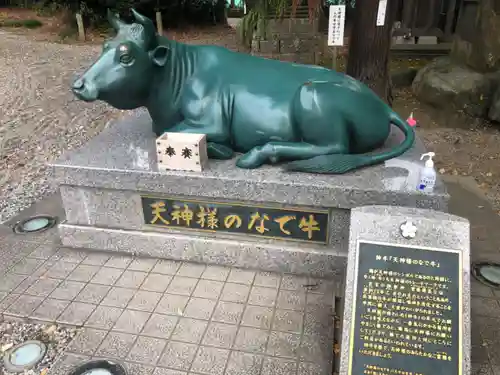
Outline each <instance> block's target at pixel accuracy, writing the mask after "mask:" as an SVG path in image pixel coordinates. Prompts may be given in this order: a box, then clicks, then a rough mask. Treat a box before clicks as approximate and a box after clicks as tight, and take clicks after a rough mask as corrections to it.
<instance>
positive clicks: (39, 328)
mask: <svg viewBox="0 0 500 375" xmlns="http://www.w3.org/2000/svg"><path fill="white" fill-rule="evenodd" d="M77 332H78V329H77V328H69V327H62V326H58V325H55V324H33V323H23V322H17V321H8V322H7V321H6V322H3V323H1V324H0V355H1V356H2V357H3V355H4V354H5V353H6V352H7V351H8V350H9V349H10V348H12V347H13V346H15V345H18V344H21V343H23V342H25V341H28V340H39V341H42V342H43V343H44V344H45V345H46V346H47V352H46V354H45V357H44V358H43V359H42V361H41V362H40V363H39V364H38V365H36V366H35V367H34V368H33V369H31V370H26V371H24V374H25V375H35V374H37V375H38V374H41V375H44V374H46V373H47V371H48V369H49V368H50V367H51V366H52V365H53V364H54V362H55V360H56V358H57V357H58V356H59V355H60V354H61V353H62V352H63V351H64V349H65V348H66V346H68V344H69V343H70V342H71V340H72V339H73V338H74V337H75V335H76V334H77ZM0 374H1V375H15V373H12V372H9V371H7V369H6V368H5V367H4V363H3V360H2V361H1V362H0Z"/></svg>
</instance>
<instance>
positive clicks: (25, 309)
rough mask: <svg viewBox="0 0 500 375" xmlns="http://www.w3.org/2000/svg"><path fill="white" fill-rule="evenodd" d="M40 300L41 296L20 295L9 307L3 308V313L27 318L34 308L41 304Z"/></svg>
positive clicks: (41, 300) (41, 299)
mask: <svg viewBox="0 0 500 375" xmlns="http://www.w3.org/2000/svg"><path fill="white" fill-rule="evenodd" d="M42 302H43V298H42V297H35V296H24V295H21V296H20V297H19V298H17V299H16V300H15V301H14V302H13V303H12V304H11V305H10V306H9V307H7V308H6V309H5V313H6V314H8V315H15V316H19V317H23V318H24V317H25V318H27V317H28V316H30V315H31V314H32V313H33V311H35V310H36V308H37V307H38V306H40V305H41V304H42Z"/></svg>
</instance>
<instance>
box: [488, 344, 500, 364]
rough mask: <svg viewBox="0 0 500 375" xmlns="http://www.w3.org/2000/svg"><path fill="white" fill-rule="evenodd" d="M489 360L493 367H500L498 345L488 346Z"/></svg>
mask: <svg viewBox="0 0 500 375" xmlns="http://www.w3.org/2000/svg"><path fill="white" fill-rule="evenodd" d="M486 350H487V352H488V358H489V360H490V363H491V364H492V365H496V366H500V352H499V351H498V344H496V343H495V344H494V345H491V346H490V345H488V346H487V347H486Z"/></svg>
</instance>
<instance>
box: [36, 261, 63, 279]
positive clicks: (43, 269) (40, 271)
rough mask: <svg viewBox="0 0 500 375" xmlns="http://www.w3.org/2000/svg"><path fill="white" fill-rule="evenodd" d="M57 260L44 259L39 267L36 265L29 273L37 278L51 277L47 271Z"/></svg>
mask: <svg viewBox="0 0 500 375" xmlns="http://www.w3.org/2000/svg"><path fill="white" fill-rule="evenodd" d="M57 262H58V261H57V260H53V259H52V258H51V259H49V260H47V261H45V263H43V264H42V265H41V266H40V267H38V268H37V269H36V270H35V271H34V272H33V273H32V274H31V275H32V276H34V277H38V278H47V277H51V276H50V274H49V271H50V269H51V268H52V267H54V265H55V264H56V263H57Z"/></svg>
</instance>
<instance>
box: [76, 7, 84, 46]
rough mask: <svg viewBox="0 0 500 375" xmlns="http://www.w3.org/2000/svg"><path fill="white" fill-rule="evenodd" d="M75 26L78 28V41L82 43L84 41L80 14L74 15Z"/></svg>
mask: <svg viewBox="0 0 500 375" xmlns="http://www.w3.org/2000/svg"><path fill="white" fill-rule="evenodd" d="M76 24H77V26H78V40H79V41H81V42H83V41H84V40H85V29H84V27H83V18H82V15H81V14H80V13H77V14H76Z"/></svg>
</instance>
